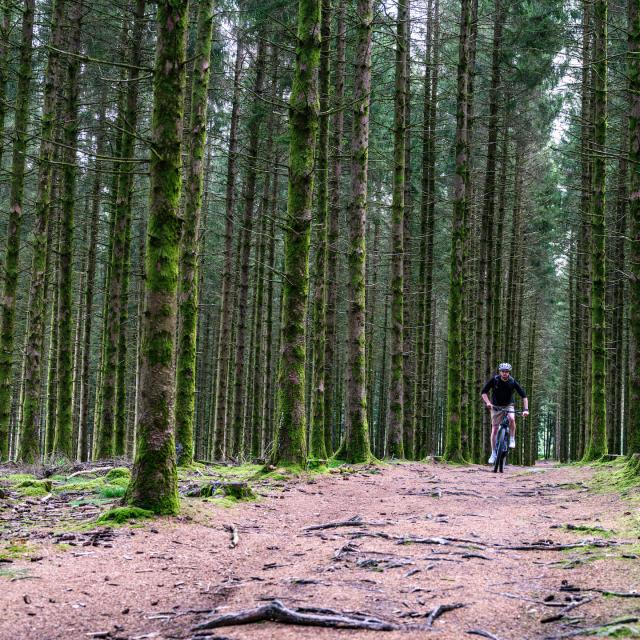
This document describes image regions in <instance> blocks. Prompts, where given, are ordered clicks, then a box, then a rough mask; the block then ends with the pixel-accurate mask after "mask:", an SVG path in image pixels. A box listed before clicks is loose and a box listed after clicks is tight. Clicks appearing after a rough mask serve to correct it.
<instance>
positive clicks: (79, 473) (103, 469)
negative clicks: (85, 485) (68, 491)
mask: <svg viewBox="0 0 640 640" xmlns="http://www.w3.org/2000/svg"><path fill="white" fill-rule="evenodd" d="M111 469H113V467H96V468H95V469H82V470H81V471H76V472H75V473H72V474H71V475H70V476H67V478H66V479H67V480H70V479H71V478H75V477H76V476H87V475H92V474H94V473H103V472H107V471H111Z"/></svg>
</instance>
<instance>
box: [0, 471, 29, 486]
mask: <svg viewBox="0 0 640 640" xmlns="http://www.w3.org/2000/svg"><path fill="white" fill-rule="evenodd" d="M35 479H36V477H35V476H34V475H32V474H30V473H10V474H7V475H0V481H5V482H8V483H9V484H10V485H17V484H20V483H21V482H24V481H25V480H35Z"/></svg>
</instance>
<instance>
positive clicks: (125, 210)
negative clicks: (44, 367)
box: [95, 0, 146, 458]
mask: <svg viewBox="0 0 640 640" xmlns="http://www.w3.org/2000/svg"><path fill="white" fill-rule="evenodd" d="M145 5H146V2H145V0H137V2H136V10H135V18H134V24H133V29H132V32H131V49H130V51H131V63H132V65H133V66H132V67H131V69H130V70H129V78H128V80H129V82H128V83H127V91H126V99H125V102H124V105H123V111H122V113H123V114H124V117H121V118H119V120H121V122H122V123H123V125H124V126H123V127H122V129H123V130H122V132H121V134H120V140H119V145H118V151H119V155H120V157H121V158H122V159H123V160H124V161H125V162H124V163H122V164H121V165H120V166H119V167H118V168H117V172H116V175H115V178H114V190H115V194H114V195H115V202H114V204H113V214H112V216H113V217H112V221H111V238H110V252H109V266H108V272H109V275H108V277H107V280H108V292H107V294H106V295H107V298H106V304H105V314H106V316H105V326H104V353H103V356H102V375H101V394H100V397H101V414H100V420H99V430H98V437H97V438H96V446H95V457H96V458H107V457H109V456H111V455H113V454H114V453H116V455H122V454H123V453H124V444H125V443H124V432H125V415H124V411H123V408H124V402H125V398H124V395H125V385H124V376H125V372H126V353H124V351H126V335H125V331H126V328H125V326H124V324H123V320H125V319H126V316H127V313H126V302H127V300H126V299H127V297H128V296H127V290H128V281H129V259H128V258H129V254H130V243H131V190H132V186H133V174H132V170H131V166H130V164H129V162H128V161H129V160H130V159H131V158H132V157H133V154H134V150H135V140H136V132H135V129H136V126H137V118H138V76H139V71H138V69H137V67H139V65H140V62H141V59H142V42H141V40H142V27H143V24H144V12H145ZM123 29H125V31H126V30H127V29H126V26H125V27H123Z"/></svg>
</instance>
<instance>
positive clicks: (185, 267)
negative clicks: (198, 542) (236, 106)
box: [176, 0, 213, 465]
mask: <svg viewBox="0 0 640 640" xmlns="http://www.w3.org/2000/svg"><path fill="white" fill-rule="evenodd" d="M212 25H213V2H212V0H205V1H204V2H200V3H199V8H198V27H197V29H198V33H197V40H196V51H195V59H194V62H193V76H192V86H191V121H190V124H189V129H188V137H187V145H186V146H187V158H188V164H187V172H186V191H185V206H184V224H183V229H182V243H181V246H180V269H181V273H180V291H179V296H178V299H179V313H180V331H179V336H178V361H177V369H178V371H177V380H176V449H177V452H178V464H179V465H189V464H191V462H193V417H194V410H195V391H196V388H195V380H196V376H195V374H196V371H195V369H196V330H197V319H198V281H199V267H198V245H199V239H198V230H199V226H200V214H201V209H202V190H203V175H204V165H203V160H204V151H205V144H206V140H207V100H208V89H209V76H210V73H209V69H210V58H211V41H212Z"/></svg>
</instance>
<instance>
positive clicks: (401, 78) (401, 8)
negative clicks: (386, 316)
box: [387, 0, 408, 458]
mask: <svg viewBox="0 0 640 640" xmlns="http://www.w3.org/2000/svg"><path fill="white" fill-rule="evenodd" d="M407 3H408V0H400V2H398V15H397V19H396V69H395V96H394V125H393V126H394V142H393V194H392V202H391V255H392V258H391V385H390V387H389V423H388V430H387V455H388V456H389V457H390V458H404V437H403V427H404V365H405V358H404V331H405V328H404V284H403V283H404V266H403V265H404V257H405V256H404V196H405V143H406V135H405V130H406V98H407V94H406V90H407V77H406V73H407V62H406V56H407V37H406V28H407V9H408V4H407Z"/></svg>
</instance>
